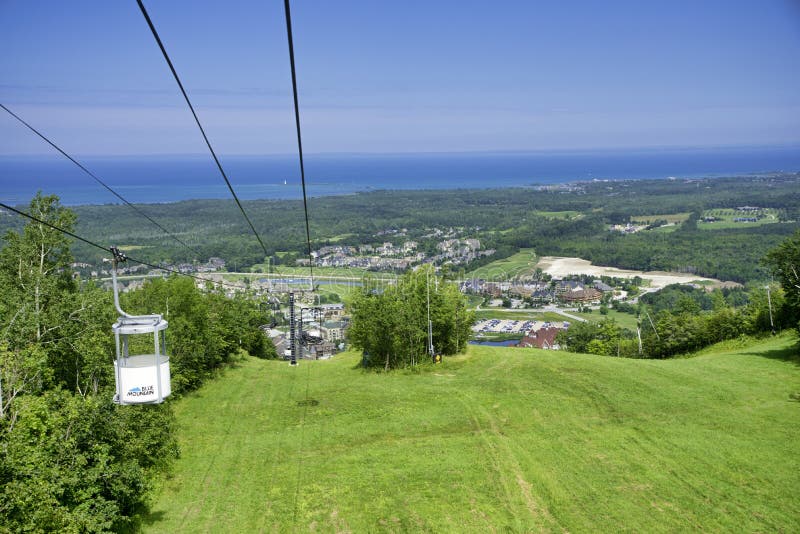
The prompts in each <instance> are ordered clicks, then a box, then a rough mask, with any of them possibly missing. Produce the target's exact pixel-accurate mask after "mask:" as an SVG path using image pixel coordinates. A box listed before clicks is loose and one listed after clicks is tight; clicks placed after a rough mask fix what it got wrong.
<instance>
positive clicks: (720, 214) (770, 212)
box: [697, 208, 778, 230]
mask: <svg viewBox="0 0 800 534" xmlns="http://www.w3.org/2000/svg"><path fill="white" fill-rule="evenodd" d="M703 217H716V218H717V219H721V220H718V221H714V222H703V221H699V222H698V223H697V227H698V228H701V229H703V230H724V229H728V228H749V227H752V226H760V225H762V224H771V223H776V222H778V211H777V210H775V209H771V208H765V209H762V210H758V211H757V212H753V213H750V212H744V211H739V210H735V209H714V210H706V211H705V212H703ZM738 217H756V218H757V219H758V220H757V221H756V222H736V221H734V219H736V218H738Z"/></svg>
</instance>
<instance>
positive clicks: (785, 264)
mask: <svg viewBox="0 0 800 534" xmlns="http://www.w3.org/2000/svg"><path fill="white" fill-rule="evenodd" d="M764 263H765V264H766V265H767V267H769V268H770V269H771V270H772V273H773V274H774V275H775V277H776V278H777V279H778V280H779V281H780V283H781V287H783V291H784V298H785V304H784V306H783V311H782V315H783V316H784V317H783V318H784V319H785V320H786V321H787V322H788V323H789V324H792V325H794V326H795V328H796V329H797V331H798V332H800V231H798V232H796V233H795V234H794V235H793V236H792V237H790V238H788V239H786V240H785V241H784V242H783V243H781V244H780V245H778V246H777V247H776V248H775V249H773V250H772V251H770V252H769V253H768V254H767V256H766V257H765V258H764Z"/></svg>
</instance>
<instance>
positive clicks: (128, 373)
mask: <svg viewBox="0 0 800 534" xmlns="http://www.w3.org/2000/svg"><path fill="white" fill-rule="evenodd" d="M111 329H112V330H113V332H114V338H115V341H116V345H117V358H116V360H114V373H115V377H116V383H117V394H116V396H115V398H114V400H115V402H117V403H119V404H145V403H159V402H163V401H164V399H165V398H166V397H168V396H169V394H170V393H171V392H172V388H171V384H170V374H169V356H167V352H166V343H165V339H164V332H165V331H166V329H167V321H165V320H164V319H162V318H161V316H160V315H145V316H138V317H137V316H128V317H120V318H119V319H118V320H117V322H116V323H114V325H113V326H112V327H111ZM134 336H135V337H138V338H140V337H141V336H147V337H148V338H149V340H148V341H150V342H152V345H148V348H150V347H152V351H150V353H146V354H131V353H130V351H131V347H132V346H137V347H141V346H142V343H141V342H140V343H136V344H134V343H132V341H133V338H134Z"/></svg>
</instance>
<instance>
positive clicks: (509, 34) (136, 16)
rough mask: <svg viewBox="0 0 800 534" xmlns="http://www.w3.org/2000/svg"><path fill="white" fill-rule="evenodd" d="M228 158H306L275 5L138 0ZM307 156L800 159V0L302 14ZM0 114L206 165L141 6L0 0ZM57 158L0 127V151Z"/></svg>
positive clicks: (403, 4) (78, 142)
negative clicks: (587, 152) (696, 150)
mask: <svg viewBox="0 0 800 534" xmlns="http://www.w3.org/2000/svg"><path fill="white" fill-rule="evenodd" d="M145 5H146V6H147V8H148V10H149V12H150V15H151V17H152V18H153V21H154V23H155V25H156V27H157V29H158V30H159V32H160V34H161V37H162V39H163V40H164V43H165V45H166V47H167V50H168V52H169V53H170V55H171V57H172V60H173V62H174V64H175V66H176V68H177V70H178V73H179V74H180V76H181V78H182V80H183V83H184V85H185V87H186V88H187V90H188V92H189V95H190V98H191V99H192V101H193V103H194V105H195V107H196V109H197V110H198V113H199V115H200V119H201V121H202V122H203V124H204V126H205V127H206V130H207V131H208V133H209V136H210V138H211V141H212V143H213V144H214V146H215V148H216V149H217V150H218V152H220V153H221V154H275V153H292V152H294V151H295V137H294V136H295V133H294V117H293V110H292V100H291V81H290V75H289V62H288V52H287V44H286V33H285V22H284V19H283V2H282V1H280V0H260V1H257V2H256V1H244V0H241V1H239V0H227V1H224V2H223V1H214V2H210V1H203V0H145ZM292 6H293V7H292V9H293V13H292V14H293V22H294V38H295V51H296V59H297V68H298V76H299V79H298V83H299V86H300V105H301V116H302V127H303V138H304V145H305V149H306V151H307V152H309V153H312V152H334V153H335V152H380V153H386V152H422V151H434V152H448V151H486V150H551V149H593V148H627V147H657V146H680V147H686V146H690V147H695V146H698V147H704V146H727V145H770V144H783V145H785V144H800V2H798V1H797V0H794V1H793V0H721V1H715V0H665V1H642V0H631V1H614V0H609V1H600V0H597V1H590V0H585V1H563V2H552V1H550V2H539V1H534V0H527V1H500V0H497V1H490V0H485V1H469V0H457V1H449V0H425V1H416V0H402V1H394V0H392V1H388V0H387V1H382V0H363V1H356V0H352V1H351V0H337V1H326V0H314V1H311V0H294V2H293V4H292ZM0 50H2V51H3V53H2V54H0V73H1V74H0V102H2V103H3V104H5V105H6V106H8V107H9V108H11V109H12V110H14V111H15V112H17V113H18V114H20V115H21V116H22V117H23V118H25V119H26V120H28V121H29V122H31V123H32V124H33V125H34V126H36V127H37V128H39V129H41V130H42V131H43V132H44V133H46V134H47V135H49V136H51V137H52V138H53V140H54V141H55V142H56V143H58V144H60V145H62V147H63V148H64V149H65V150H67V151H68V152H71V153H73V154H77V155H114V154H153V153H204V151H205V146H204V144H203V141H202V138H201V137H200V134H199V132H198V131H197V128H196V126H195V125H194V123H193V122H192V118H191V115H190V113H189V111H188V109H187V108H186V105H185V103H184V102H183V100H182V97H181V96H180V93H179V92H178V89H177V86H176V84H175V82H174V80H173V79H172V76H171V74H170V73H169V70H168V68H167V66H166V64H165V62H164V60H163V58H162V57H161V54H160V52H159V50H158V48H157V46H156V43H155V41H154V40H153V37H152V36H151V34H150V31H149V30H148V28H147V25H146V23H145V21H144V19H143V17H142V16H141V14H140V12H139V9H138V7H137V6H136V2H135V1H134V0H124V1H123V0H113V1H109V0H97V1H89V0H75V1H69V2H63V1H55V0H51V1H43V0H0ZM50 153H52V149H50V148H49V147H48V146H47V145H45V144H44V143H43V142H42V141H41V140H39V139H38V138H36V137H35V136H33V135H32V134H30V133H28V132H27V131H26V130H25V129H23V128H22V127H21V126H20V125H19V124H18V123H16V121H14V120H13V119H12V118H10V117H9V116H8V115H6V114H5V113H4V112H2V111H0V154H50Z"/></svg>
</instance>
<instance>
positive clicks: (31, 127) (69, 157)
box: [0, 104, 202, 259]
mask: <svg viewBox="0 0 800 534" xmlns="http://www.w3.org/2000/svg"><path fill="white" fill-rule="evenodd" d="M0 108H3V109H4V110H5V111H6V113H8V114H9V115H11V116H12V117H14V118H15V119H17V120H18V121H19V122H21V123H22V124H23V125H25V126H26V127H27V128H28V129H29V130H30V131H32V132H33V133H35V134H36V135H38V136H39V137H41V138H42V139H43V140H44V141H45V142H46V143H47V144H49V145H50V146H51V147H53V148H55V149H56V150H57V151H58V152H60V153H61V155H62V156H64V157H65V158H67V159H68V160H70V161H71V162H72V163H74V164H75V165H77V166H78V168H80V169H81V170H82V171H83V172H85V173H86V174H88V175H89V176H91V177H92V178H93V179H94V181H95V182H97V183H98V184H100V185H102V186H103V187H105V188H106V189H108V190H109V191H110V192H111V194H113V195H114V196H115V197H117V198H118V199H120V200H121V201H122V202H124V203H125V204H127V205H128V206H130V208H131V209H133V210H134V211H135V212H136V213H138V214H139V215H141V216H142V217H144V218H145V219H147V220H148V221H150V222H151V223H153V224H154V225H156V226H157V227H158V228H159V229H160V230H161V231H162V232H164V233H165V234H167V235H168V236H170V237H171V238H172V239H174V240H175V241H177V242H178V243H180V244H181V245H183V246H184V247H186V248H187V249H189V250H191V251H192V252H193V253H194V254H196V255H197V257H198V259H199V258H201V257H202V255H201V254H200V252H199V251H198V250H197V249H195V248H194V247H191V246H189V245H187V244H186V243H184V242H183V240H181V239H180V238H178V236H176V235H175V234H173V233H171V232H170V231H168V230H167V229H166V228H164V227H163V226H161V225H160V224H158V223H157V222H156V221H154V220H153V219H152V218H151V217H150V216H149V215H147V214H146V213H145V212H143V211H142V210H140V209H139V208H137V207H136V206H134V205H133V204H131V203H130V202H128V201H127V200H126V199H125V198H124V197H123V196H122V195H120V194H119V193H117V192H116V191H114V190H113V189H111V187H110V186H109V185H108V184H106V183H105V182H104V181H103V180H101V179H100V178H98V177H97V175H95V174H94V173H93V172H91V171H90V170H89V169H87V168H86V167H84V166H83V165H81V164H80V163H79V162H78V161H77V160H76V159H75V158H73V157H72V156H70V155H69V154H67V153H66V152H64V151H63V150H62V149H61V147H59V146H58V145H56V144H55V143H54V142H53V141H51V140H50V139H48V138H47V137H46V136H45V135H44V134H43V133H41V132H40V131H39V130H37V129H36V128H34V127H33V126H31V125H30V124H28V123H27V122H25V121H24V120H23V119H22V117H20V116H19V115H17V114H16V113H14V112H13V111H11V110H10V109H8V108H7V107H6V106H4V105H3V104H0Z"/></svg>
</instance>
